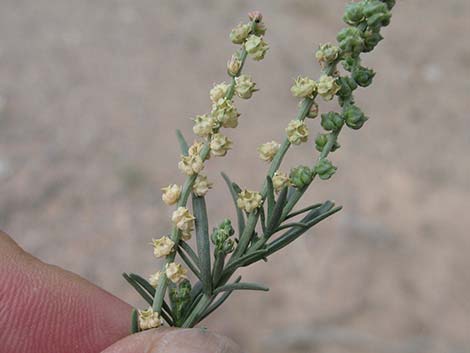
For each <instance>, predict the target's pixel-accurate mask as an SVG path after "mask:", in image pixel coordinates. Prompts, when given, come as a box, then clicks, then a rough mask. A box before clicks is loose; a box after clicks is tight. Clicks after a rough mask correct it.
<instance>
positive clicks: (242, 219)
mask: <svg viewBox="0 0 470 353" xmlns="http://www.w3.org/2000/svg"><path fill="white" fill-rule="evenodd" d="M221 174H222V178H224V180H225V183H226V184H227V186H228V189H229V191H230V194H231V195H232V200H233V202H234V204H235V209H236V210H237V222H238V233H239V234H242V233H243V231H244V230H245V215H244V214H243V211H242V210H241V209H240V208H238V205H237V199H238V194H239V192H237V190H236V187H238V185H236V184H235V183H233V182H232V181H231V180H230V178H229V177H228V176H227V174H225V173H221ZM238 189H239V187H238Z"/></svg>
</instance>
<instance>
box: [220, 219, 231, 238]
mask: <svg viewBox="0 0 470 353" xmlns="http://www.w3.org/2000/svg"><path fill="white" fill-rule="evenodd" d="M219 230H220V231H221V232H223V233H224V234H226V235H227V237H231V236H232V235H233V234H235V230H233V227H232V222H231V221H230V219H228V218H226V219H224V220H223V221H222V223H220V225H219Z"/></svg>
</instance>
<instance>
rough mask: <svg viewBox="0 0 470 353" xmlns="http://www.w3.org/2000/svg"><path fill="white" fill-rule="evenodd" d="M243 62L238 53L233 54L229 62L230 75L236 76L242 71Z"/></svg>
mask: <svg viewBox="0 0 470 353" xmlns="http://www.w3.org/2000/svg"><path fill="white" fill-rule="evenodd" d="M241 67H242V62H241V60H240V59H239V58H238V55H232V58H231V59H230V60H229V61H228V62H227V72H228V74H229V75H230V76H235V75H236V74H238V71H240V68H241Z"/></svg>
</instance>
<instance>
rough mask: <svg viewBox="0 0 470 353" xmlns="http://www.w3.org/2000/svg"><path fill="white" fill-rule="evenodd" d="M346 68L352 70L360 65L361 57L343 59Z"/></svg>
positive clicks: (342, 62)
mask: <svg viewBox="0 0 470 353" xmlns="http://www.w3.org/2000/svg"><path fill="white" fill-rule="evenodd" d="M341 64H342V65H343V67H344V69H345V70H346V71H349V72H351V71H352V70H353V69H354V68H355V67H356V66H357V65H359V58H353V57H350V56H349V57H347V58H345V59H344V60H343V61H341Z"/></svg>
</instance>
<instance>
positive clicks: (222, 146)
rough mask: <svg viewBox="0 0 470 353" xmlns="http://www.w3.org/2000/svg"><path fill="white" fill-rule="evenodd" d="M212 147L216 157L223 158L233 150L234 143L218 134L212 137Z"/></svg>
mask: <svg viewBox="0 0 470 353" xmlns="http://www.w3.org/2000/svg"><path fill="white" fill-rule="evenodd" d="M210 147H211V153H212V154H213V155H214V156H218V157H223V156H225V155H226V154H227V151H228V150H230V149H231V148H232V141H231V140H230V139H229V138H228V137H227V136H224V135H222V134H220V133H217V134H214V135H212V138H211V143H210Z"/></svg>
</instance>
